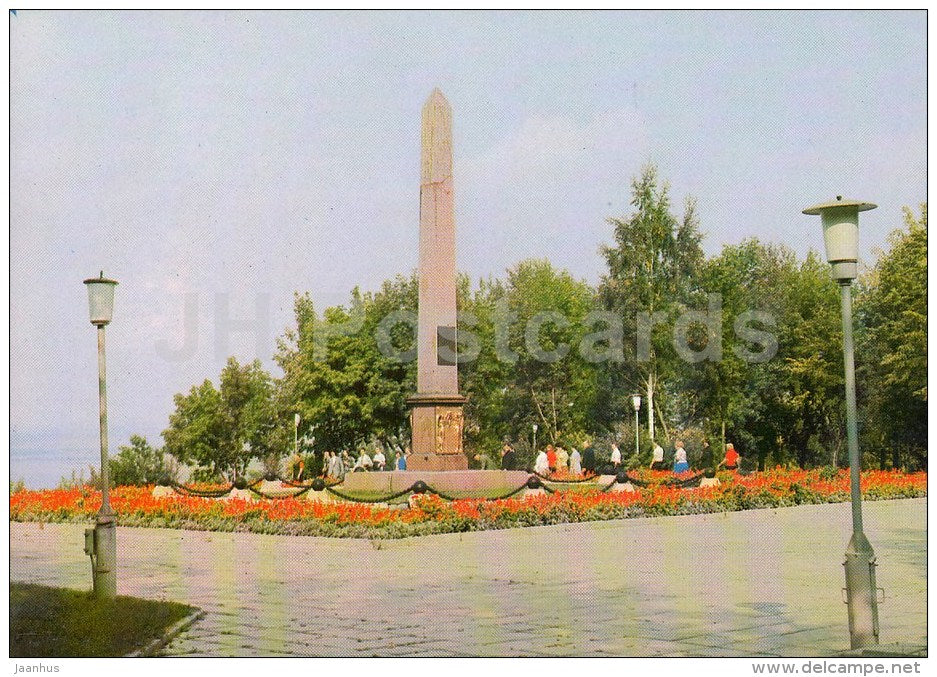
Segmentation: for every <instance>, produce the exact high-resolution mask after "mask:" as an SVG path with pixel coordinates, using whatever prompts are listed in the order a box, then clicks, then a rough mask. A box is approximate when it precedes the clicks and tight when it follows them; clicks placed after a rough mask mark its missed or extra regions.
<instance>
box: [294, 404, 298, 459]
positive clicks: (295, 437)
mask: <svg viewBox="0 0 937 677" xmlns="http://www.w3.org/2000/svg"><path fill="white" fill-rule="evenodd" d="M293 453H294V454H296V455H297V456H299V414H298V413H297V414H294V415H293Z"/></svg>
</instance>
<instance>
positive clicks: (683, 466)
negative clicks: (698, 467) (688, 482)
mask: <svg viewBox="0 0 937 677" xmlns="http://www.w3.org/2000/svg"><path fill="white" fill-rule="evenodd" d="M689 469H690V464H689V463H687V460H686V449H684V448H683V440H677V441H676V442H675V443H674V450H673V472H674V475H679V474H680V473H682V472H686V471H688V470H689Z"/></svg>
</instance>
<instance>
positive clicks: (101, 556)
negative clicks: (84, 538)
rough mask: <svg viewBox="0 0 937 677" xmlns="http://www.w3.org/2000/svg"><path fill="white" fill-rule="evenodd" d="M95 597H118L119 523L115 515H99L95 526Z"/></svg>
mask: <svg viewBox="0 0 937 677" xmlns="http://www.w3.org/2000/svg"><path fill="white" fill-rule="evenodd" d="M94 596H95V597H96V598H97V599H114V598H115V597H117V523H116V522H115V521H114V516H113V514H111V515H101V514H99V515H98V521H97V524H95V525H94Z"/></svg>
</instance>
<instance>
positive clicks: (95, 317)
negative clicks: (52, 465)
mask: <svg viewBox="0 0 937 677" xmlns="http://www.w3.org/2000/svg"><path fill="white" fill-rule="evenodd" d="M85 284H86V285H87V286H88V305H89V309H90V314H91V324H93V325H94V326H96V327H97V328H98V401H99V408H100V426H101V509H100V510H99V511H98V516H97V521H96V523H95V526H94V532H93V543H92V546H91V548H90V550H91V553H89V554H91V557H92V560H91V562H92V567H93V572H94V594H95V597H97V598H98V599H114V598H115V597H116V596H117V524H116V522H115V521H114V511H113V509H112V508H111V498H110V487H109V484H110V478H109V473H108V462H107V379H106V372H105V359H104V327H105V326H107V324H108V323H109V322H110V321H111V316H112V314H113V310H114V287H116V286H117V281H116V280H109V279H107V278H105V277H104V271H101V276H100V277H92V278H90V279H87V280H85Z"/></svg>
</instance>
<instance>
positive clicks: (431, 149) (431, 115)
mask: <svg viewBox="0 0 937 677" xmlns="http://www.w3.org/2000/svg"><path fill="white" fill-rule="evenodd" d="M457 345H458V326H457V324H456V297H455V214H454V207H453V198H452V109H451V108H450V107H449V102H448V101H446V97H444V96H443V95H442V92H440V91H439V90H438V89H434V90H433V93H432V94H430V95H429V98H428V99H427V100H426V104H425V105H424V106H423V124H422V151H421V171H420V298H419V322H418V331H417V393H416V395H414V396H412V397H410V398H409V399H408V400H407V403H408V404H409V405H410V406H411V407H412V413H411V418H410V423H411V427H412V435H413V437H412V446H411V450H412V452H413V455H412V456H411V457H410V459H409V460H408V462H407V466H408V468H409V469H412V470H465V469H467V468H468V459H466V457H465V454H463V453H462V423H463V420H462V405H463V403H464V402H465V398H464V397H462V396H461V395H460V394H459V377H458V364H457Z"/></svg>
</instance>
